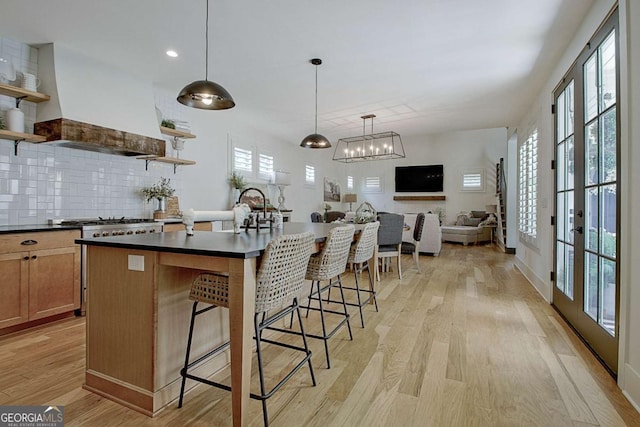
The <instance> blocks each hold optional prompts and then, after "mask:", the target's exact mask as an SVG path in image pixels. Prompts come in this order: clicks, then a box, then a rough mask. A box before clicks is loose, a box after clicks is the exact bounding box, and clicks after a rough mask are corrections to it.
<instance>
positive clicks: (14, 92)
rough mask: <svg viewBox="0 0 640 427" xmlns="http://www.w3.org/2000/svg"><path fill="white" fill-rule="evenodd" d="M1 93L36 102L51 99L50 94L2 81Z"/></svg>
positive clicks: (0, 84)
mask: <svg viewBox="0 0 640 427" xmlns="http://www.w3.org/2000/svg"><path fill="white" fill-rule="evenodd" d="M0 95H6V96H11V97H13V98H18V99H21V100H23V101H30V102H35V103H38V102H44V101H49V100H50V99H51V97H50V96H49V95H45V94H44V93H39V92H32V91H30V90H26V89H22V88H21V87H15V86H11V85H7V84H2V83H0Z"/></svg>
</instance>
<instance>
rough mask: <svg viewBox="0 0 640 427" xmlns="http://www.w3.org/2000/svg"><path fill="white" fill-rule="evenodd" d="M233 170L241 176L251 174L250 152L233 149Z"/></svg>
mask: <svg viewBox="0 0 640 427" xmlns="http://www.w3.org/2000/svg"><path fill="white" fill-rule="evenodd" d="M233 170H234V171H236V172H240V173H242V174H243V175H249V174H251V172H253V156H252V152H251V150H246V149H244V148H240V147H233Z"/></svg>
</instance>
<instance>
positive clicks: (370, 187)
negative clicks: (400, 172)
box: [362, 176, 382, 193]
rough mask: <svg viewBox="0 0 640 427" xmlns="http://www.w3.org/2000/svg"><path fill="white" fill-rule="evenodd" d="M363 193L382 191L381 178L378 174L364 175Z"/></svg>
mask: <svg viewBox="0 0 640 427" xmlns="http://www.w3.org/2000/svg"><path fill="white" fill-rule="evenodd" d="M363 186H364V188H363V189H362V191H363V192H365V193H382V178H381V177H379V176H366V177H365V178H364V182H363Z"/></svg>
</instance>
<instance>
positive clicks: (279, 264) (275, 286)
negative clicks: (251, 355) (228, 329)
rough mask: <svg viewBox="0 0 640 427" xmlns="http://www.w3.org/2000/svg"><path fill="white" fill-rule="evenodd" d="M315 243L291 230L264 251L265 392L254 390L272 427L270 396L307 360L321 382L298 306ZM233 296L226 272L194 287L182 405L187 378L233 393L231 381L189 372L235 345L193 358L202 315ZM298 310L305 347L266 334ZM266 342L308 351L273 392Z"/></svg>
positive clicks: (260, 300)
mask: <svg viewBox="0 0 640 427" xmlns="http://www.w3.org/2000/svg"><path fill="white" fill-rule="evenodd" d="M314 241H315V236H314V235H313V233H311V232H308V233H300V234H289V235H284V236H279V237H277V238H275V239H273V240H272V241H271V242H269V244H268V245H267V247H266V249H265V251H264V255H263V259H262V263H261V264H260V268H259V270H258V275H257V277H256V309H255V316H254V327H255V337H254V339H255V340H256V352H257V356H258V374H259V376H260V394H254V393H251V398H253V399H257V400H260V401H261V402H262V415H263V419H264V425H265V426H267V425H269V416H268V413H267V401H266V400H267V399H268V398H269V397H271V396H272V395H273V394H274V393H275V392H276V391H278V390H279V389H280V387H282V386H283V385H284V384H285V383H286V382H287V381H288V380H289V379H290V378H291V377H292V376H293V375H294V374H295V373H296V372H297V371H298V370H300V368H302V367H303V366H304V365H305V364H307V365H308V366H309V373H310V374H311V382H312V383H313V385H314V386H315V385H316V380H315V376H314V373H313V366H312V365H311V351H310V350H309V346H308V345H307V336H306V334H305V331H304V326H303V323H302V316H301V314H300V306H299V304H298V295H299V294H300V291H301V289H302V287H303V286H304V281H305V273H306V270H307V264H308V262H309V257H310V255H311V252H312V249H313V244H314ZM228 295H229V280H228V277H227V276H225V275H223V274H216V273H202V274H200V275H199V276H198V277H197V278H196V280H194V282H193V284H192V285H191V293H190V294H189V299H191V300H193V308H192V311H191V324H190V326H189V337H188V339H187V351H186V355H185V360H184V367H183V368H182V370H181V371H180V374H181V375H182V386H181V388H180V400H179V402H178V407H179V408H181V407H182V402H183V397H184V389H185V384H186V380H187V378H189V379H192V380H195V381H198V382H201V383H204V384H208V385H210V386H213V387H218V388H222V389H224V390H227V391H231V387H230V386H228V385H226V384H221V383H218V382H215V381H212V380H209V379H207V378H202V377H198V376H196V375H193V374H191V373H189V369H190V368H192V367H193V366H195V365H197V364H199V363H201V362H203V361H204V360H205V359H208V358H210V357H213V356H215V355H216V354H218V353H220V352H221V351H222V350H224V349H226V348H227V347H228V346H229V342H226V343H224V344H222V345H220V346H218V347H216V348H214V349H213V350H211V351H210V352H208V353H207V354H205V355H204V356H202V357H199V358H198V359H197V360H194V361H192V362H189V355H190V352H191V341H192V338H193V329H194V324H195V319H196V316H198V315H199V314H202V313H204V312H207V311H209V310H211V309H213V308H215V307H227V308H228V306H229V298H228ZM200 302H203V303H206V304H211V305H209V306H207V307H205V308H203V309H201V310H198V309H197V305H198V303H200ZM272 311H275V314H270V312H272ZM294 312H295V313H296V314H297V317H298V322H299V324H300V332H299V333H298V334H299V335H301V336H302V344H303V347H298V346H295V345H292V344H288V343H283V342H278V341H275V340H273V339H267V338H263V337H262V331H263V330H265V329H268V328H269V327H270V326H271V325H272V324H273V323H275V322H277V321H279V320H281V319H283V318H285V317H287V316H288V315H291V316H293V313H294ZM262 343H268V344H274V345H277V346H280V347H286V348H289V349H292V350H296V351H300V352H302V353H304V357H303V358H302V360H300V361H299V362H298V364H297V365H296V366H295V367H294V368H293V369H292V370H291V371H290V372H289V373H288V374H287V375H286V376H285V377H284V378H282V379H281V380H280V381H279V382H278V383H277V384H276V385H275V386H274V387H273V388H271V390H269V391H267V390H266V387H265V381H264V372H263V365H264V362H263V354H262Z"/></svg>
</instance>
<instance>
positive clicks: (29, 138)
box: [0, 129, 47, 142]
mask: <svg viewBox="0 0 640 427" xmlns="http://www.w3.org/2000/svg"><path fill="white" fill-rule="evenodd" d="M0 139H8V140H11V141H26V142H45V141H46V140H47V138H45V137H44V136H40V135H34V134H32V133H22V132H12V131H10V130H6V129H0Z"/></svg>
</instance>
